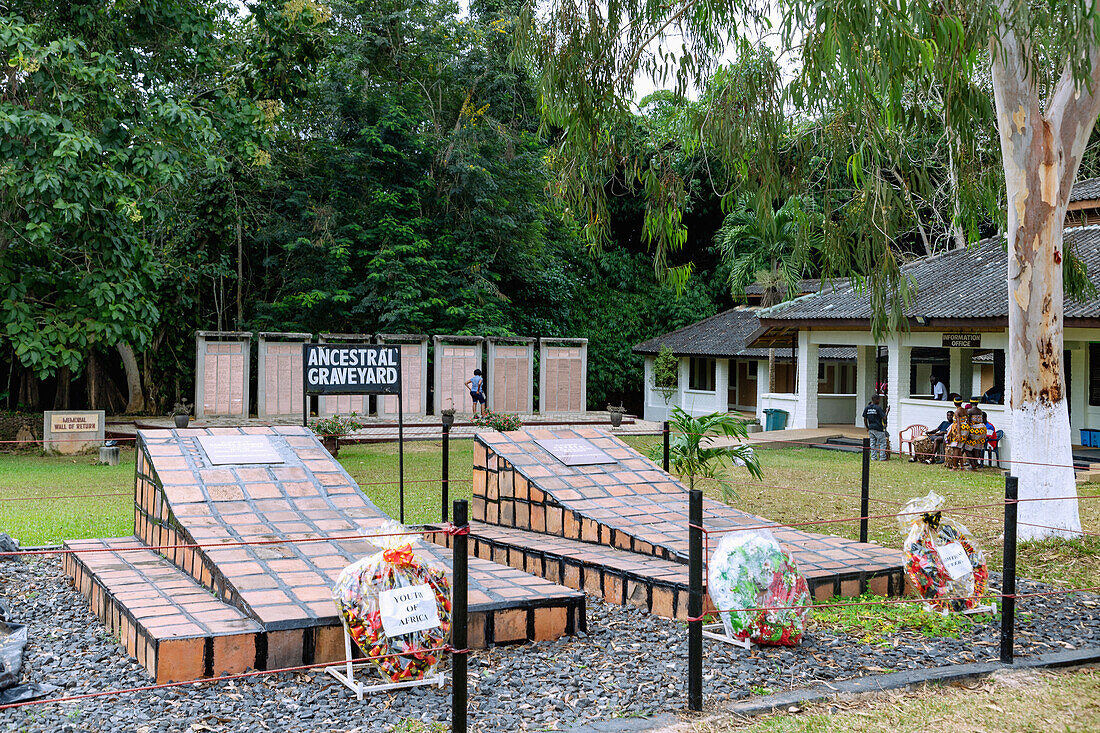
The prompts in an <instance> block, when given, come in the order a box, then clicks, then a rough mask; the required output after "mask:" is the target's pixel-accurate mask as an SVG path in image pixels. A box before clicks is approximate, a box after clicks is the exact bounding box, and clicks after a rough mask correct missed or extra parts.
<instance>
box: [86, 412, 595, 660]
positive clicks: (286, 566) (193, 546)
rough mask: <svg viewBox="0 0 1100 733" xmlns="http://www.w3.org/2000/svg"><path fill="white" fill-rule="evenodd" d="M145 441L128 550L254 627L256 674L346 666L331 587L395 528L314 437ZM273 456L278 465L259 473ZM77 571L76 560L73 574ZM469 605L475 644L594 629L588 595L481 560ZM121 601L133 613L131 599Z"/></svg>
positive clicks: (421, 550) (169, 433) (431, 549)
mask: <svg viewBox="0 0 1100 733" xmlns="http://www.w3.org/2000/svg"><path fill="white" fill-rule="evenodd" d="M138 438H139V440H138V454H137V465H136V470H135V473H136V480H135V506H134V523H135V536H136V539H134V540H132V541H133V542H140V543H141V546H144V547H145V548H150V549H148V550H143V552H153V551H155V552H156V554H157V557H160V558H162V559H163V561H164V562H166V563H169V564H170V565H171V566H172V567H173V568H175V569H176V571H177V572H178V573H179V574H181V575H182V576H183V577H184V578H185V579H187V581H188V584H190V585H196V586H197V587H199V588H201V589H203V592H204V593H206V594H207V595H208V596H209V597H210V598H212V599H214V600H216V601H218V602H219V603H220V604H223V605H225V606H227V607H231V608H233V609H235V610H236V611H237V612H238V613H240V614H241V615H242V617H244V618H247V619H250V620H251V621H253V622H255V623H256V624H257V625H258V627H259V629H260V631H259V634H260V637H259V639H260V641H259V642H258V644H259V647H260V648H261V649H263V650H265V651H263V653H262V654H260V653H258V654H257V658H256V664H257V665H258V667H257V668H261V669H263V668H275V667H282V666H293V665H295V664H309V663H312V662H313V661H331V660H334V659H338V658H340V656H341V655H342V654H343V642H342V640H341V638H340V635H339V634H340V633H341V632H340V628H341V627H340V620H339V618H338V616H337V611H336V605H335V603H334V602H333V599H332V593H331V588H332V585H333V583H334V582H335V580H336V578H337V576H338V575H339V574H340V572H341V571H342V570H343V569H344V568H345V567H346V566H347V565H349V564H351V563H352V562H354V561H356V560H358V559H360V558H362V557H363V556H365V555H369V554H373V553H375V552H377V551H378V547H377V546H376V545H374V544H371V541H370V538H368V537H364V535H371V534H379V533H382V532H389V531H392V526H391V524H390V523H391V521H392V520H390V518H389V517H388V516H387V515H386V514H385V513H384V512H382V511H381V510H380V509H378V507H376V506H375V505H374V504H373V503H372V502H371V501H370V500H369V499H368V498H367V497H366V496H365V495H364V494H363V493H362V491H360V489H359V487H358V486H357V485H356V484H355V482H354V481H353V480H352V478H351V476H349V475H348V474H347V472H346V471H344V469H343V467H342V466H341V465H340V464H339V463H338V462H337V461H335V460H334V459H333V458H332V456H331V455H330V454H329V453H328V451H326V450H325V449H324V447H323V446H322V445H321V443H320V442H319V441H318V440H317V439H316V437H315V436H314V435H313V433H312V431H310V430H309V429H308V428H303V427H301V426H274V427H246V428H210V429H195V428H192V429H179V430H163V431H153V430H149V431H145V430H142V431H139V433H138ZM246 444H249V445H250V447H249V448H248V449H247V450H241V449H240V446H242V445H246ZM211 446H217V447H215V448H211ZM234 446H236V447H234ZM257 446H259V447H260V448H262V450H257ZM227 447H228V448H229V450H226V448H227ZM272 458H274V459H278V460H279V462H278V463H269V462H261V461H266V460H270V459H272ZM413 535H414V537H415V535H416V533H415V532H414V533H413ZM107 542H108V547H109V548H110V549H112V550H115V549H118V550H119V551H118V552H117V553H116V554H118V555H119V556H123V555H125V554H127V552H130V551H134V550H132V549H130V547H129V543H130V542H131V540H110V541H107ZM414 551H415V552H417V553H418V554H421V555H422V556H425V557H426V558H428V559H430V560H431V561H433V562H435V563H438V564H440V565H442V566H444V567H446V568H448V569H450V567H451V562H452V557H451V553H450V551H449V550H447V549H446V548H444V547H441V546H439V545H436V544H433V543H431V542H428V541H424V539H423V538H420V539H418V540H417V541H416V544H415V545H414ZM98 554H100V553H93V554H92V556H94V555H98ZM80 557H83V555H81V556H80ZM82 567H83V565H82V564H81V563H80V562H74V564H73V565H72V568H71V570H72V571H73V572H70V574H74V573H75V572H76V571H77V570H79V569H80V568H82ZM127 572H128V573H129V574H130V575H132V572H131V571H127ZM139 574H140V573H139ZM127 577H129V576H127ZM177 580H178V579H177ZM148 582H149V583H151V584H153V585H158V584H160V581H159V580H156V579H149V580H148ZM101 585H102V584H101ZM161 585H162V584H161ZM190 585H186V587H188V588H190ZM173 586H174V587H176V586H177V584H176V583H175V582H174V583H173ZM90 588H91V586H88V587H87V588H83V587H82V588H81V590H82V591H84V592H85V595H87V596H88V597H89V599H90V600H92V601H93V602H94V601H95V597H94V595H93V594H94V593H95V591H92V590H90ZM99 592H100V593H102V592H103V591H102V590H101V591H99ZM165 595H167V596H168V597H169V599H171V598H172V596H173V593H171V592H169V593H166V594H165ZM469 598H470V615H471V630H470V642H469V643H470V644H471V645H472V646H486V645H491V644H499V643H511V642H518V641H524V640H528V639H535V638H536V636H538V638H557V637H558V636H561V635H563V634H570V633H574V632H575V631H577V630H584V629H585V625H586V621H585V614H584V594H583V593H580V592H578V591H575V590H571V589H569V588H566V587H563V586H560V585H557V584H555V583H551V582H549V581H547V580H545V579H543V578H541V577H536V576H533V575H530V574H528V573H525V572H522V571H520V570H516V569H514V568H510V567H507V566H501V565H496V564H493V563H491V562H488V561H486V560H473V561H471V563H470V588H469ZM118 603H119V605H120V608H122V609H124V610H129V606H128V605H127V601H126V600H125V599H123V598H121V597H119V601H118ZM326 629H327V631H326ZM333 634H335V637H333V636H332V635H333ZM203 638H206V639H213V638H214V636H213V635H211V634H207V635H206V636H204V637H203ZM333 638H335V640H336V641H333ZM204 643H205V642H204ZM209 643H213V642H212V641H211V642H209ZM197 648H198V649H199V650H200V651H201V650H202V649H205V648H206V647H205V646H203V645H198V647H197ZM330 652H331V653H332V654H334V655H335V656H331V657H330V656H327V655H328V654H329V653H330ZM198 653H199V652H195V654H198ZM147 666H148V665H147ZM200 666H202V669H204V670H206V669H207V666H204V665H200V661H199V660H197V659H194V658H192V659H191V660H190V662H188V666H187V667H186V669H187V670H192V671H193V670H195V669H198V668H199V667H200ZM149 669H150V672H151V673H153V674H159V672H157V671H156V669H155V668H153V667H149ZM199 676H202V675H199Z"/></svg>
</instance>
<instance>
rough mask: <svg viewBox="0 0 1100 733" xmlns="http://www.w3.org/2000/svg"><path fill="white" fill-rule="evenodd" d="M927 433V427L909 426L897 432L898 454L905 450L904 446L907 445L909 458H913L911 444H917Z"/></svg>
mask: <svg viewBox="0 0 1100 733" xmlns="http://www.w3.org/2000/svg"><path fill="white" fill-rule="evenodd" d="M927 432H928V426H927V425H919V424H917V425H910V426H909V427H907V428H905V429H904V430H901V431H899V432H898V452H899V453H900V452H901V451H902V450H904V448H905V444H906V443H908V444H909V457H910V458H914V457H915V456H914V455H913V443H915V442H917V441H918V440H920V439H921V438H923V437H924V434H925V433H927Z"/></svg>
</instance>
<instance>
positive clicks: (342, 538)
mask: <svg viewBox="0 0 1100 733" xmlns="http://www.w3.org/2000/svg"><path fill="white" fill-rule="evenodd" d="M429 534H444V535H448V536H452V537H453V536H455V535H460V534H461V535H465V534H469V528H468V527H465V528H459V527H456V526H455V525H453V524H451V523H450V522H448V523H447V524H446V525H445V526H442V527H428V526H426V525H419V526H413V527H409V528H408V531H406V532H380V533H373V534H356V535H339V536H335V537H294V538H291V537H283V538H279V539H269V540H231V541H228V542H214V543H204V542H189V543H183V544H176V545H135V546H134V547H88V548H76V549H65V548H44V549H39V550H18V551H13V552H0V558H4V557H23V556H26V555H85V554H93V553H103V552H140V551H143V550H158V551H159V550H166V551H171V550H195V549H224V548H228V547H252V546H257V545H282V544H301V543H308V542H348V541H352V540H369V539H375V538H379V537H406V536H409V535H429Z"/></svg>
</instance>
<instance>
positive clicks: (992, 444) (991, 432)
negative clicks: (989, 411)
mask: <svg viewBox="0 0 1100 733" xmlns="http://www.w3.org/2000/svg"><path fill="white" fill-rule="evenodd" d="M982 421H983V422H984V423H985V447H986V448H987V449H988V450H990V451H996V450H997V428H995V427H993V423H991V422H989V416H988V415H986V414H985V412H984V411H983V412H982ZM989 465H991V466H992V465H993V462H992V460H991V461H990V463H989Z"/></svg>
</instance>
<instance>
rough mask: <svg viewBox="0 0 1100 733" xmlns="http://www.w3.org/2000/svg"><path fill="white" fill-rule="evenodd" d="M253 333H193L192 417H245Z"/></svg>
mask: <svg viewBox="0 0 1100 733" xmlns="http://www.w3.org/2000/svg"><path fill="white" fill-rule="evenodd" d="M251 345H252V333H251V332H248V331H198V332H197V333H196V334H195V417H197V418H200V417H205V416H207V415H224V416H230V417H248V409H249V404H248V401H249V391H248V385H249V379H250V376H251V375H250V371H249V367H250V360H251Z"/></svg>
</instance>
